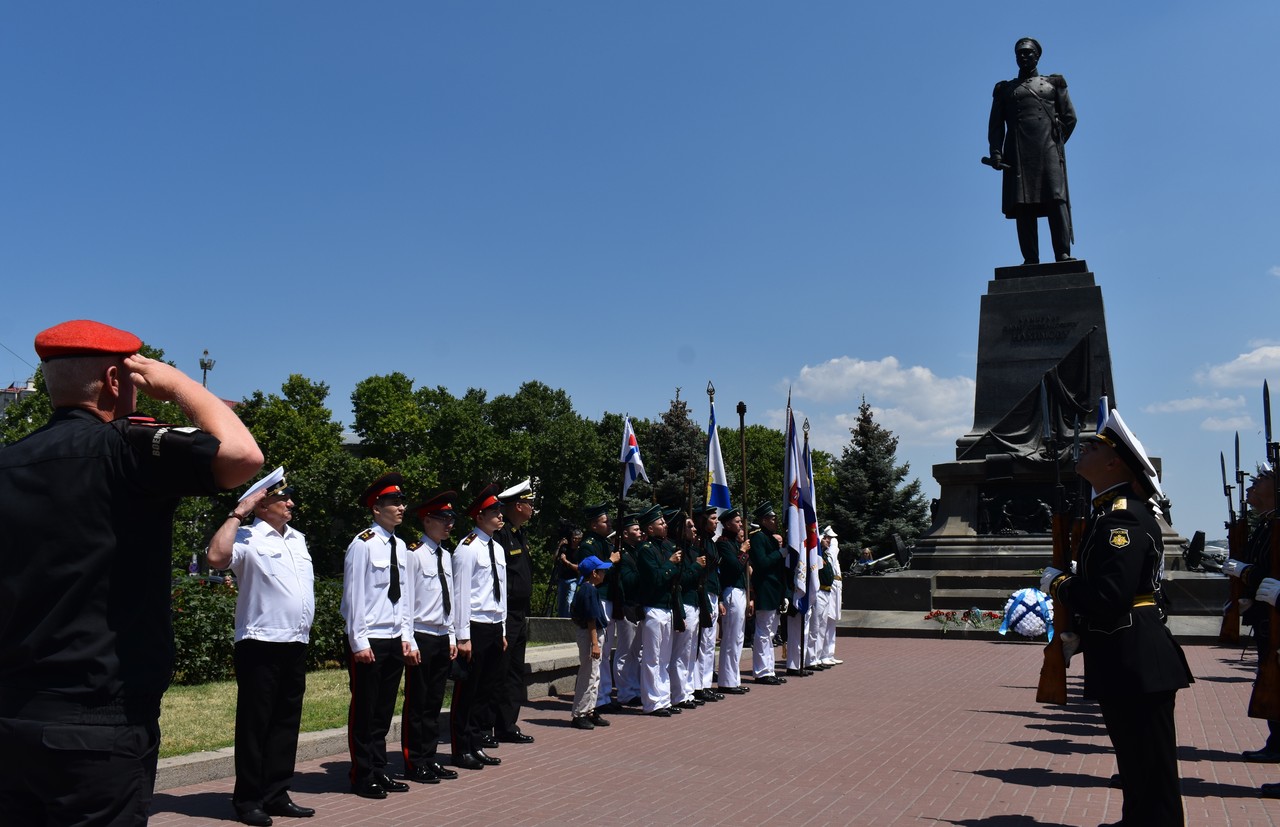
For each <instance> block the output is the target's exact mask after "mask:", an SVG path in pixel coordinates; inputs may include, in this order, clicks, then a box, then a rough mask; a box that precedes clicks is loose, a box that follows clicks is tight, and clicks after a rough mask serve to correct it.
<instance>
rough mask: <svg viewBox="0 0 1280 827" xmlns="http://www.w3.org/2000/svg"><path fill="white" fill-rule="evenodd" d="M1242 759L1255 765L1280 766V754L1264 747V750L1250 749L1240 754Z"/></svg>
mask: <svg viewBox="0 0 1280 827" xmlns="http://www.w3.org/2000/svg"><path fill="white" fill-rule="evenodd" d="M1240 757H1241V758H1243V759H1244V760H1246V761H1249V762H1251V763H1254V764H1278V763H1280V752H1274V751H1272V750H1269V749H1267V748H1266V747H1263V748H1262V749H1250V750H1245V751H1244V752H1242V753H1240Z"/></svg>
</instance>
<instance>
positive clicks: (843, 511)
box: [819, 397, 929, 549]
mask: <svg viewBox="0 0 1280 827" xmlns="http://www.w3.org/2000/svg"><path fill="white" fill-rule="evenodd" d="M849 432H850V434H851V437H852V438H851V440H850V442H849V444H848V445H846V446H845V448H844V451H843V453H842V454H841V456H840V459H838V460H837V461H836V462H835V466H834V468H833V470H834V472H835V474H834V475H835V486H834V491H833V493H832V498H831V503H830V504H829V506H828V509H827V513H828V514H830V515H831V522H832V523H834V525H835V528H836V532H837V533H838V534H839V535H840V538H841V541H842V545H843V544H844V543H845V542H848V543H849V544H852V545H853V546H854V548H860V547H863V546H869V547H871V548H873V549H891V548H892V545H891V544H892V537H893V534H894V533H897V534H900V535H901V536H902V539H903V540H908V541H909V540H912V539H914V538H916V537H918V536H919V535H920V534H921V533H922V532H923V531H924V530H925V529H926V528H928V527H929V507H928V503H926V502H925V498H924V494H923V493H921V490H920V481H919V480H917V479H912V480H911V481H909V482H908V481H907V474H908V473H909V472H910V464H909V463H903V464H902V465H898V464H897V451H898V438H897V437H896V436H894V435H893V433H892V432H890V431H889V430H887V429H886V428H884V427H882V426H880V425H879V424H878V423H877V422H876V421H875V419H874V417H873V416H872V413H871V406H870V405H869V404H867V400H866V398H865V397H864V398H863V400H862V404H861V405H860V406H859V408H858V421H857V423H856V424H855V425H854V427H852V428H850V429H849ZM819 507H820V508H821V507H822V506H821V503H819ZM845 538H848V539H847V540H846V539H845Z"/></svg>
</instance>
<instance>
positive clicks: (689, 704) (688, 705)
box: [675, 701, 698, 709]
mask: <svg viewBox="0 0 1280 827" xmlns="http://www.w3.org/2000/svg"><path fill="white" fill-rule="evenodd" d="M675 706H676V707H677V708H679V709H697V708H698V705H697V704H696V703H694V702H693V701H681V702H680V703H678V704H676V705H675Z"/></svg>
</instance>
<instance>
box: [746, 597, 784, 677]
mask: <svg viewBox="0 0 1280 827" xmlns="http://www.w3.org/2000/svg"><path fill="white" fill-rule="evenodd" d="M777 633H778V611H777V610H776V609H773V610H767V611H763V612H762V611H760V610H759V609H756V636H755V639H754V640H752V641H751V674H753V675H755V676H756V677H757V678H764V677H768V676H769V675H772V674H773V636H774V635H776V634H777Z"/></svg>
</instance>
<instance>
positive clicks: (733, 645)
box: [720, 589, 747, 686]
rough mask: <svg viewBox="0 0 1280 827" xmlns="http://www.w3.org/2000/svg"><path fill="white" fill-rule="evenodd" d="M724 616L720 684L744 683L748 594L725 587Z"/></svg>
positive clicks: (721, 635) (721, 625) (721, 639)
mask: <svg viewBox="0 0 1280 827" xmlns="http://www.w3.org/2000/svg"><path fill="white" fill-rule="evenodd" d="M721 597H722V598H723V599H724V607H725V612H724V618H723V619H722V620H721V621H720V686H741V685H742V675H741V667H742V634H743V629H744V627H745V625H746V622H747V595H746V593H745V592H744V591H743V590H742V589H725V591H724V594H722V595H721Z"/></svg>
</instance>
